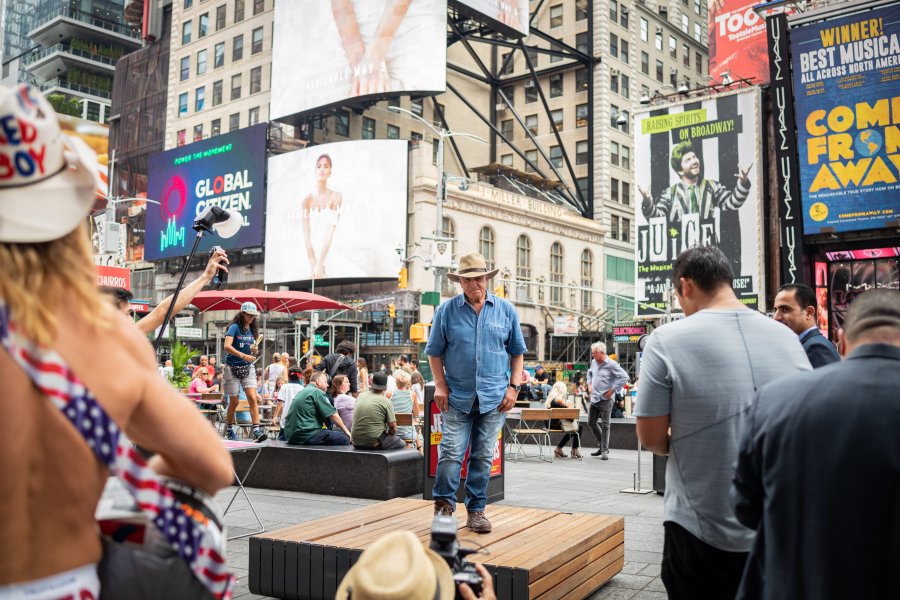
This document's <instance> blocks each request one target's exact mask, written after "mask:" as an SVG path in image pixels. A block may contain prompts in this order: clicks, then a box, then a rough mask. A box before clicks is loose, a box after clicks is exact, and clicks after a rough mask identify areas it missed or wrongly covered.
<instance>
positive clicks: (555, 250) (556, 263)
mask: <svg viewBox="0 0 900 600" xmlns="http://www.w3.org/2000/svg"><path fill="white" fill-rule="evenodd" d="M550 282H551V283H555V284H557V285H554V286H552V287H551V288H550V304H552V305H553V306H562V303H563V298H564V297H565V296H564V294H563V292H565V290H563V289H562V287H560V286H561V284H562V282H563V247H562V244H560V243H559V242H553V245H552V246H550Z"/></svg>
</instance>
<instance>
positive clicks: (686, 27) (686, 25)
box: [681, 15, 691, 33]
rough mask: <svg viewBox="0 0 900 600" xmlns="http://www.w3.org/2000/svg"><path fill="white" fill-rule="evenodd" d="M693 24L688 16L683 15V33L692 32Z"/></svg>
mask: <svg viewBox="0 0 900 600" xmlns="http://www.w3.org/2000/svg"><path fill="white" fill-rule="evenodd" d="M690 25H691V22H690V21H689V20H688V16H687V15H681V33H687V32H689V31H690Z"/></svg>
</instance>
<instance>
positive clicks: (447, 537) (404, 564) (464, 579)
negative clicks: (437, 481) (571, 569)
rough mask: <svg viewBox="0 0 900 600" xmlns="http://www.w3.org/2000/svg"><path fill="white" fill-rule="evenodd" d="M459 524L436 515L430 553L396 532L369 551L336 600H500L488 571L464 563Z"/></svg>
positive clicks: (406, 533)
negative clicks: (459, 540) (458, 533)
mask: <svg viewBox="0 0 900 600" xmlns="http://www.w3.org/2000/svg"><path fill="white" fill-rule="evenodd" d="M472 552H474V551H470V550H465V549H460V547H459V543H458V541H457V538H456V519H454V518H453V517H449V516H444V515H436V516H435V517H434V522H433V523H432V526H431V544H430V547H429V548H425V547H424V546H423V545H422V542H420V541H419V539H418V538H417V537H416V536H415V534H413V533H412V532H410V531H395V532H392V533H389V534H387V535H385V536H384V537H382V538H380V539H378V540H376V541H375V543H373V544H372V545H371V546H369V547H368V548H367V549H366V551H365V552H363V553H362V555H361V556H360V557H359V560H358V561H356V564H355V565H353V567H352V568H351V569H350V570H349V571H348V572H347V575H346V576H344V579H343V580H342V581H341V583H340V584H339V585H338V589H337V594H335V600H348V599H365V598H381V599H382V600H394V599H396V600H453V599H454V598H457V599H462V600H479V599H480V600H497V596H496V595H495V594H494V581H493V579H492V578H491V574H490V573H489V572H488V570H487V569H486V568H484V566H483V565H480V564H475V565H473V564H471V563H469V562H467V561H466V560H465V558H464V556H466V555H467V554H470V553H472Z"/></svg>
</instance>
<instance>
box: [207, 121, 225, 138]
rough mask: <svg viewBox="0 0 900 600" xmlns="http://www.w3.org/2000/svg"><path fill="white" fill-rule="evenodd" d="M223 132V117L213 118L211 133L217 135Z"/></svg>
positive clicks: (212, 135)
mask: <svg viewBox="0 0 900 600" xmlns="http://www.w3.org/2000/svg"><path fill="white" fill-rule="evenodd" d="M220 133H222V119H213V120H212V122H211V123H210V124H209V135H210V137H215V136H217V135H219V134H220Z"/></svg>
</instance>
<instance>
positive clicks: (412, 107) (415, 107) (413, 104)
mask: <svg viewBox="0 0 900 600" xmlns="http://www.w3.org/2000/svg"><path fill="white" fill-rule="evenodd" d="M422 108H423V107H422V99H421V98H412V99H411V100H410V101H409V111H410V112H411V113H412V114H414V115H416V116H417V117H421V116H422V112H423V110H422Z"/></svg>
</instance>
